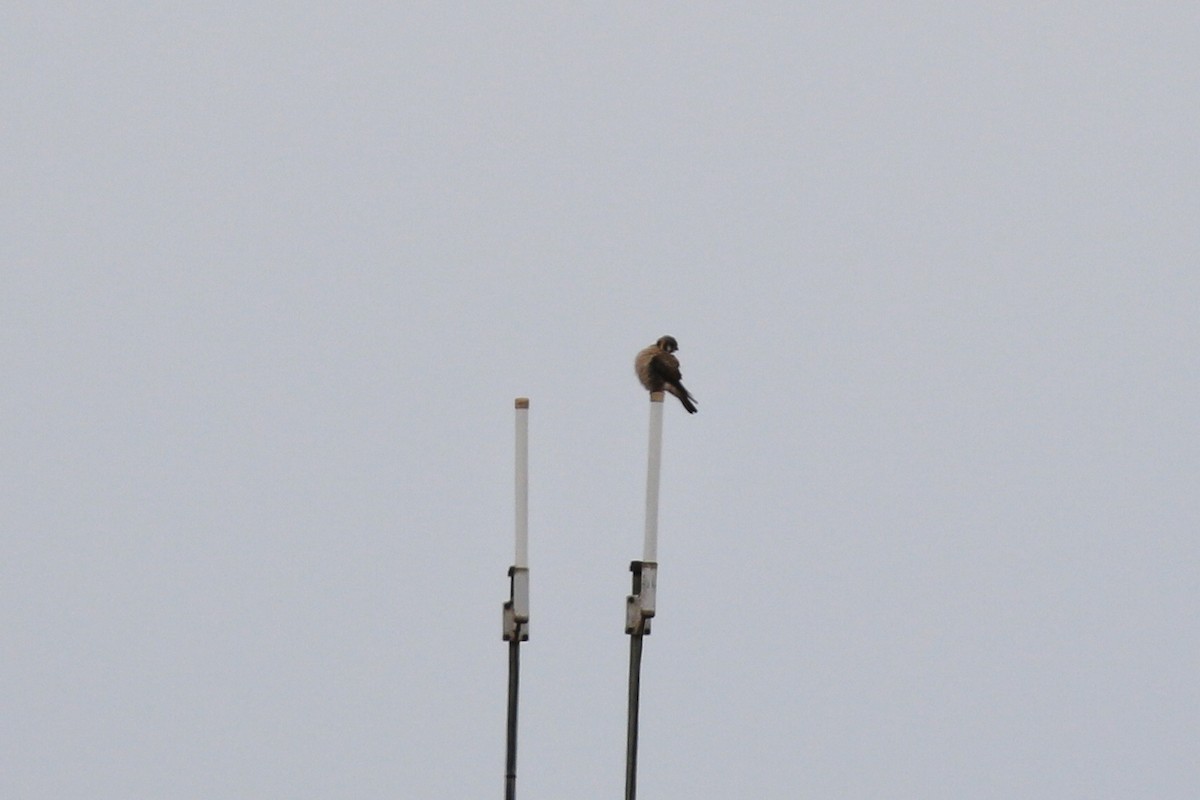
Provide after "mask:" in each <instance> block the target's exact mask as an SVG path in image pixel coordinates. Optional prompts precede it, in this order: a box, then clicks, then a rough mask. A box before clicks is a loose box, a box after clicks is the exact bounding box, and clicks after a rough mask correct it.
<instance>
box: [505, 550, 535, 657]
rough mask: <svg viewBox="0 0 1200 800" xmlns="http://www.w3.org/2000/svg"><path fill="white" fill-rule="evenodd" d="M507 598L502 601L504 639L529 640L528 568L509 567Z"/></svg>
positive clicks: (507, 640)
mask: <svg viewBox="0 0 1200 800" xmlns="http://www.w3.org/2000/svg"><path fill="white" fill-rule="evenodd" d="M508 577H509V599H508V600H507V601H506V602H505V603H504V641H506V642H512V641H518V642H527V641H529V568H528V567H509V568H508Z"/></svg>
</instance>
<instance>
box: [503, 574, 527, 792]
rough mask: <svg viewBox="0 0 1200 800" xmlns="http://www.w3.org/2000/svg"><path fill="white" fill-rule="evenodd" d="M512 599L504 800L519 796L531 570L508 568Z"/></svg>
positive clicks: (507, 619)
mask: <svg viewBox="0 0 1200 800" xmlns="http://www.w3.org/2000/svg"><path fill="white" fill-rule="evenodd" d="M508 577H509V587H510V592H511V598H512V599H510V600H509V601H508V602H506V603H505V604H504V641H506V642H508V726H507V727H508V734H507V743H506V747H505V755H504V800H515V798H516V796H517V691H518V689H520V685H521V642H526V641H529V570H528V569H526V568H524V567H509V568H508Z"/></svg>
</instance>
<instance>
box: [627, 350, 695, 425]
mask: <svg viewBox="0 0 1200 800" xmlns="http://www.w3.org/2000/svg"><path fill="white" fill-rule="evenodd" d="M678 349H679V343H678V342H676V341H675V338H674V337H673V336H663V337H661V338H660V339H659V340H658V341H657V342H655V343H654V344H652V345H650V346H649V347H647V348H645V349H643V350H642V351H641V352H639V353H638V354H637V358H636V359H635V360H634V362H633V365H634V369H636V370H637V376H638V380H640V381H641V382H642V386H645V387H646V391H649V392H663V391H665V392H670V393H671V394H673V395H675V396H676V397H678V398H679V402H680V403H683V407H684V408H686V409H687V412H688V413H689V414H695V413H696V405H695V403H696V398H694V397H692V395H691V393H689V392H688V390H687V389H685V388H683V384H682V383H681V382H680V378H681V377H682V375H681V374H680V372H679V359H678V358H676V357H675V355H674V353H675V351H676V350H678Z"/></svg>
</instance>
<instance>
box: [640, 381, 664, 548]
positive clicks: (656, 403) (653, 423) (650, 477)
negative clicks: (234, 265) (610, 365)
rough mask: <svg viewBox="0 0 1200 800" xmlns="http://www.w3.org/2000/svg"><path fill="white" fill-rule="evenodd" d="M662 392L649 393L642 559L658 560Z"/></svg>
mask: <svg viewBox="0 0 1200 800" xmlns="http://www.w3.org/2000/svg"><path fill="white" fill-rule="evenodd" d="M662 419H663V393H662V392H651V393H650V456H649V460H648V463H647V464H646V540H645V545H644V547H643V548H642V560H643V561H649V562H651V563H657V562H658V476H659V472H660V471H661V467H662V424H663V422H662Z"/></svg>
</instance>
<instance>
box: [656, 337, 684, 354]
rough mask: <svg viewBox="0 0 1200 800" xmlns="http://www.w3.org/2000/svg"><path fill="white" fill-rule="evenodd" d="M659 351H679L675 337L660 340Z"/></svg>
mask: <svg viewBox="0 0 1200 800" xmlns="http://www.w3.org/2000/svg"><path fill="white" fill-rule="evenodd" d="M658 349H659V350H662V351H663V352H666V353H674V352H675V351H676V350H678V349H679V342H677V341H675V337H674V336H663V337H662V338H660V339H659V340H658Z"/></svg>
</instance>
